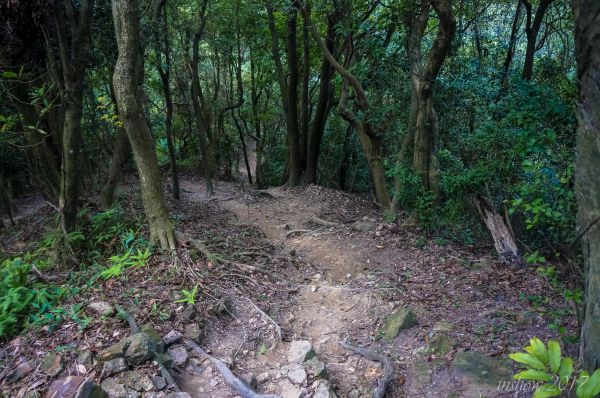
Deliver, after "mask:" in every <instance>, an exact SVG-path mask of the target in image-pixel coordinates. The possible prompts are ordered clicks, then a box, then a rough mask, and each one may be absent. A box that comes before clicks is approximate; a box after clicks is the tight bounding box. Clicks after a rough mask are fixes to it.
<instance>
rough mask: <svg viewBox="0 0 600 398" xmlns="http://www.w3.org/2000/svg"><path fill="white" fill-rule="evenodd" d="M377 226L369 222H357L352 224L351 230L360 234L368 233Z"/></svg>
mask: <svg viewBox="0 0 600 398" xmlns="http://www.w3.org/2000/svg"><path fill="white" fill-rule="evenodd" d="M374 226H375V224H373V223H372V222H369V221H355V222H353V223H352V226H351V228H352V229H353V230H355V231H358V232H367V231H370V230H372V229H373V227H374Z"/></svg>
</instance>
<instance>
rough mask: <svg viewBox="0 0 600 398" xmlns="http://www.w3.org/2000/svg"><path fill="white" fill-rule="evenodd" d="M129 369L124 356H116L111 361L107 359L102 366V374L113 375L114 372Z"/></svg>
mask: <svg viewBox="0 0 600 398" xmlns="http://www.w3.org/2000/svg"><path fill="white" fill-rule="evenodd" d="M124 370H127V363H125V359H123V358H115V359H111V360H110V361H106V362H105V363H104V366H103V367H102V374H104V376H112V375H114V374H117V373H120V372H123V371H124Z"/></svg>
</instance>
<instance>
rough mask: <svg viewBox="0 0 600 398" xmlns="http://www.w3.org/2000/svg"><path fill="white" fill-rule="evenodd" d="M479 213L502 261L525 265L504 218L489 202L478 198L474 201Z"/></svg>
mask: <svg viewBox="0 0 600 398" xmlns="http://www.w3.org/2000/svg"><path fill="white" fill-rule="evenodd" d="M473 204H474V206H475V208H476V209H477V213H478V214H479V216H480V217H481V220H482V221H483V223H484V224H485V226H486V227H487V229H488V231H490V234H491V235H492V239H493V240H494V248H495V249H496V252H497V253H498V256H500V259H502V261H504V262H505V263H506V264H510V265H523V258H522V257H521V255H520V254H519V249H518V247H517V242H516V241H515V238H514V236H513V235H512V233H511V231H510V229H509V227H508V226H507V225H506V223H505V222H504V219H503V218H502V216H501V215H500V214H499V213H498V212H497V211H496V209H495V208H494V206H493V205H492V203H490V201H489V200H487V199H485V198H483V197H481V196H477V197H476V198H474V199H473Z"/></svg>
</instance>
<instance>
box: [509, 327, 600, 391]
mask: <svg viewBox="0 0 600 398" xmlns="http://www.w3.org/2000/svg"><path fill="white" fill-rule="evenodd" d="M529 342H530V344H529V345H528V346H527V347H525V351H526V352H516V353H512V354H510V355H509V356H508V357H509V358H510V359H512V360H513V361H515V362H517V363H519V364H520V365H522V366H523V367H524V368H525V370H523V371H521V372H519V373H517V374H516V375H515V376H514V379H515V380H530V381H533V382H538V383H539V385H538V387H537V389H536V390H535V392H534V393H533V398H543V397H557V396H559V395H562V394H563V392H565V391H567V390H572V389H573V388H575V394H576V396H577V397H578V398H594V397H597V396H598V395H600V369H597V370H596V371H595V372H594V373H593V374H592V376H590V375H589V373H587V372H586V371H581V372H576V371H575V369H574V367H573V359H572V358H570V357H566V356H562V354H561V349H560V344H559V343H558V342H557V341H554V340H550V341H549V342H548V345H547V346H546V345H545V344H544V343H543V342H542V341H541V340H540V339H538V338H537V337H534V338H532V339H530V340H529Z"/></svg>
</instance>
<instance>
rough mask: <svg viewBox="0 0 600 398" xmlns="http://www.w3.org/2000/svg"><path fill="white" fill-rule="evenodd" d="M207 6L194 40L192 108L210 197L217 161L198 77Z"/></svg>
mask: <svg viewBox="0 0 600 398" xmlns="http://www.w3.org/2000/svg"><path fill="white" fill-rule="evenodd" d="M207 6H208V0H204V1H203V2H202V8H201V10H200V21H198V23H199V28H198V30H197V31H196V32H195V34H194V38H193V43H192V59H191V61H190V75H191V80H192V82H191V87H190V89H191V97H192V106H193V110H194V115H195V118H196V129H197V130H198V141H199V143H200V153H201V155H202V168H203V170H204V178H205V179H206V194H207V195H208V196H212V195H213V194H214V188H213V181H212V180H213V177H214V174H215V167H216V164H217V161H216V157H215V152H214V150H213V148H212V144H211V139H210V134H211V133H210V123H211V120H210V113H209V111H208V109H207V106H206V102H205V99H204V96H203V94H202V87H201V86H200V77H199V75H198V63H199V57H200V55H199V48H198V46H199V45H200V38H201V37H202V34H203V32H204V27H205V26H206V19H207V14H206V13H207Z"/></svg>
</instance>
